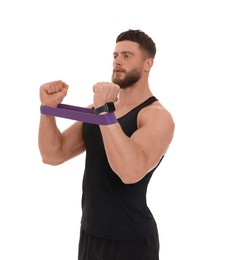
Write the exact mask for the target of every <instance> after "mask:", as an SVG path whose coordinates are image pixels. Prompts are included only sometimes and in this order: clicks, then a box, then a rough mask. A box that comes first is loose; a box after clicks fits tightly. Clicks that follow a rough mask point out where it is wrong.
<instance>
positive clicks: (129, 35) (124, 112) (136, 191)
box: [39, 30, 174, 260]
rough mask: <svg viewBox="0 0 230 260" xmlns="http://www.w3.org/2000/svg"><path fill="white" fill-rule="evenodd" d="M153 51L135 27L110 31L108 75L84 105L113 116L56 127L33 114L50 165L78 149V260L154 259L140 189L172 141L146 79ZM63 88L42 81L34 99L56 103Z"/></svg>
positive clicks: (167, 119)
mask: <svg viewBox="0 0 230 260" xmlns="http://www.w3.org/2000/svg"><path fill="white" fill-rule="evenodd" d="M155 53H156V47H155V43H154V42H153V40H152V39H151V38H150V37H149V36H148V35H147V34H145V33H144V32H142V31H141V30H128V31H125V32H123V33H121V34H120V35H119V36H118V37H117V39H116V45H115V50H114V53H113V73H112V82H98V83H96V84H95V85H94V86H93V100H94V103H93V104H92V106H91V107H92V109H95V111H96V113H99V114H100V113H115V116H116V122H114V123H112V124H109V125H95V124H89V123H84V122H75V123H74V124H73V125H72V126H70V127H69V128H68V129H66V130H65V131H64V132H62V133H61V132H60V131H59V129H58V128H57V125H56V123H55V118H54V117H52V116H49V115H44V114H41V120H40V126H39V149H40V153H41V156H42V160H43V162H44V163H46V164H50V165H58V164H61V163H64V162H65V161H67V160H70V159H72V158H74V157H76V156H77V155H79V154H81V153H83V152H86V162H85V172H84V178H83V195H82V220H81V234H80V241H79V260H94V259H98V260H150V259H151V260H158V259H159V240H158V231H157V225H156V223H155V220H154V217H153V215H152V213H151V211H150V210H149V208H148V207H147V205H146V191H147V186H148V183H149V181H150V179H151V176H152V174H153V172H154V171H155V169H156V168H157V167H158V165H159V164H160V162H161V160H162V159H163V157H164V155H165V153H166V151H167V149H168V147H169V145H170V143H171V141H172V138H173V133H174V122H173V119H172V116H171V114H170V113H169V112H168V111H167V110H166V109H165V108H164V107H163V105H162V104H161V103H160V102H159V101H158V100H157V98H156V97H155V96H154V95H153V94H152V92H151V90H150V87H149V83H148V78H149V73H150V71H151V68H152V66H153V63H154V57H155ZM67 90H68V85H67V84H66V83H64V82H62V81H53V82H49V83H46V84H44V85H42V86H41V87H40V99H41V104H42V105H45V106H50V107H57V105H58V104H60V103H61V102H62V101H63V99H64V97H65V96H66V94H67ZM108 103H109V105H108ZM113 105H114V107H113ZM111 107H112V109H111ZM110 109H111V111H109V110H110ZM114 109H115V110H114Z"/></svg>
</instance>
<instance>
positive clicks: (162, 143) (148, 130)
mask: <svg viewBox="0 0 230 260" xmlns="http://www.w3.org/2000/svg"><path fill="white" fill-rule="evenodd" d="M138 125H139V126H138V129H137V131H135V132H134V134H133V135H132V136H131V138H132V140H133V141H134V142H135V143H136V144H137V145H138V147H139V148H140V149H141V150H142V152H143V154H144V158H145V164H146V168H147V170H149V169H152V168H154V167H155V166H156V165H157V164H158V163H159V161H160V159H161V157H162V156H163V155H164V154H165V153H166V151H167V149H168V147H169V145H170V143H171V141H172V138H173V132H174V122H173V120H172V117H171V115H170V114H169V113H168V112H167V111H165V110H164V109H150V111H149V113H141V114H140V115H139V116H138Z"/></svg>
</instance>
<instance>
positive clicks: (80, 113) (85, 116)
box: [40, 104, 117, 125]
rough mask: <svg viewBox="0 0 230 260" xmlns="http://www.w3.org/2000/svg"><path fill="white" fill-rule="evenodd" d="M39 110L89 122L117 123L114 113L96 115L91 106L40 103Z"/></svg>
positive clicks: (99, 123) (101, 123)
mask: <svg viewBox="0 0 230 260" xmlns="http://www.w3.org/2000/svg"><path fill="white" fill-rule="evenodd" d="M40 110H41V113H42V114H45V115H50V116H57V117H62V118H67V119H72V120H77V121H82V122H86V123H90V124H96V125H110V124H115V123H117V119H116V117H115V115H114V113H107V114H102V115H97V114H95V112H94V110H93V109H91V108H84V107H77V106H71V105H66V104H59V105H58V106H57V108H54V107H48V106H43V105H41V107H40Z"/></svg>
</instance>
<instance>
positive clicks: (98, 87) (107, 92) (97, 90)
mask: <svg viewBox="0 0 230 260" xmlns="http://www.w3.org/2000/svg"><path fill="white" fill-rule="evenodd" d="M93 91H94V107H95V108H97V107H100V106H103V105H104V104H105V103H108V102H116V100H117V96H118V94H119V91H120V87H119V86H118V85H117V84H113V83H110V82H98V83H96V84H95V85H94V86H93Z"/></svg>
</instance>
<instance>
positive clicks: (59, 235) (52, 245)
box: [0, 0, 230, 260]
mask: <svg viewBox="0 0 230 260" xmlns="http://www.w3.org/2000/svg"><path fill="white" fill-rule="evenodd" d="M229 25H230V16H229V5H228V1H227V0H226V1H224V0H218V1H214V0H209V1H208V0H207V1H204V0H193V1H188V0H175V1H171V0H159V1H154V0H152V1H150V0H149V1H147V0H142V1H123V0H117V1H105V0H104V1H103V0H97V1H94V0H91V1H73V0H65V1H64V0H63V1H60V0H56V1H50V0H46V1H44V0H42V1H41V0H40V1H32V0H30V1H29V0H27V1H26V0H21V1H16V0H7V1H6V0H5V1H4V0H3V1H1V3H0V35H1V36H0V37H1V38H0V83H1V90H0V93H1V102H0V109H1V110H0V111H1V128H0V137H1V146H0V148H1V157H0V158H1V163H0V259H1V260H14V259H23V260H31V259H32V260H41V259H42V260H52V259H55V260H74V259H77V246H78V238H79V227H80V217H81V180H82V174H83V170H84V155H81V156H80V157H79V158H75V159H73V160H71V161H69V162H67V163H65V164H63V165H61V166H57V167H52V166H48V165H44V164H42V162H41V158H40V154H39V150H38V145H37V133H38V124H39V115H40V114H39V113H40V112H39V108H40V103H39V86H40V85H41V84H42V83H45V82H47V81H52V80H56V79H62V80H63V81H66V82H67V83H68V84H69V85H70V88H69V93H68V96H67V97H66V99H65V103H68V104H73V105H79V106H87V105H88V104H90V103H91V102H92V85H93V84H94V83H96V82H97V81H109V80H110V78H111V73H112V53H113V50H114V46H115V38H116V36H117V35H118V34H119V33H120V32H122V31H125V30H127V29H130V28H131V29H142V30H143V31H145V32H146V33H147V34H149V35H150V36H151V37H152V38H153V39H154V41H155V42H156V46H157V55H156V59H155V64H154V67H153V69H152V72H151V76H150V81H149V83H150V86H151V89H152V92H153V93H154V94H155V95H156V96H157V97H158V99H160V101H161V102H162V103H163V104H164V105H165V106H166V108H168V109H169V110H170V112H171V113H172V115H173V117H174V120H175V123H176V131H175V137H174V140H173V142H172V144H171V146H170V149H169V151H168V154H167V155H166V157H165V159H164V160H163V162H162V164H161V165H160V167H159V168H158V169H157V171H156V172H155V174H154V175H153V177H152V180H151V182H150V185H149V189H148V204H149V207H150V208H151V210H152V212H153V214H154V216H155V218H156V221H157V223H158V228H159V234H160V241H161V251H160V256H161V260H206V259H207V260H217V259H218V260H229V259H230V251H229V243H230V235H229V234H230V224H229V221H230V211H229V204H230V203H229V198H230V190H229V186H230V183H229V177H228V175H229V174H230V167H229V146H230V138H229V132H230V126H229V118H230V117H229V112H230V109H229V97H228V94H227V93H228V92H227V89H228V88H229V86H230V79H229V78H230V73H229V72H230V71H229V70H230V50H229V49H230V35H229V32H230V31H229ZM57 121H58V125H59V126H60V128H61V129H64V128H65V127H67V126H68V125H70V124H72V123H73V121H71V120H65V119H57ZM108 260H109V259H108Z"/></svg>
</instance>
